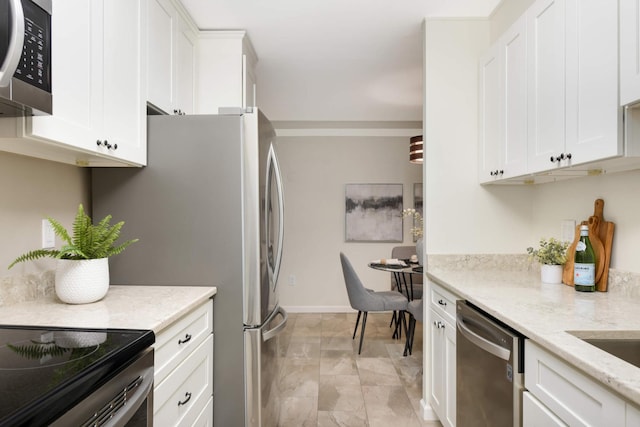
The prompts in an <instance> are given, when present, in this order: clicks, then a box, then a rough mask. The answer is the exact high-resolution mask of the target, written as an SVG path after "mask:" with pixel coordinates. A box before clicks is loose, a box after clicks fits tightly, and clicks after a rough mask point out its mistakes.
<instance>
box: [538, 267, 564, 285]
mask: <svg viewBox="0 0 640 427" xmlns="http://www.w3.org/2000/svg"><path fill="white" fill-rule="evenodd" d="M562 269H563V267H562V266H561V265H550V264H542V265H541V266H540V279H541V280H542V283H551V284H560V283H562Z"/></svg>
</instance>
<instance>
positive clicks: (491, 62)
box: [478, 44, 504, 183]
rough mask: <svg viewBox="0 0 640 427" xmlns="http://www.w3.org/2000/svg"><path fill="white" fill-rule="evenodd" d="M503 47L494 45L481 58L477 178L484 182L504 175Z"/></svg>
mask: <svg viewBox="0 0 640 427" xmlns="http://www.w3.org/2000/svg"><path fill="white" fill-rule="evenodd" d="M499 53H500V47H499V45H498V44H495V45H494V46H492V47H491V48H490V49H489V51H488V52H487V53H486V54H485V55H484V56H482V57H481V58H480V65H479V67H480V79H479V85H480V94H479V97H480V122H479V143H480V146H479V151H478V159H479V164H478V179H479V180H480V182H481V183H485V182H490V181H494V180H496V179H499V178H501V176H502V174H504V169H503V164H502V162H501V156H502V147H501V144H502V137H501V135H500V126H501V123H502V118H501V116H500V113H501V106H502V103H501V100H500V94H501V92H502V87H501V86H502V85H501V82H502V81H503V80H502V69H501V66H500V65H501V61H500V56H499Z"/></svg>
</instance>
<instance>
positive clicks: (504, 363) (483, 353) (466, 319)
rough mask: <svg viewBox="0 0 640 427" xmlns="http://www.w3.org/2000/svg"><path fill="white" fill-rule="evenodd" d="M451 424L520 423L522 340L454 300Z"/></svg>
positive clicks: (499, 425)
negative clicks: (453, 416) (453, 410)
mask: <svg viewBox="0 0 640 427" xmlns="http://www.w3.org/2000/svg"><path fill="white" fill-rule="evenodd" d="M456 309H457V310H456V311H457V316H456V325H457V328H456V329H457V331H456V426H457V427H471V426H473V427H480V426H487V427H503V426H504V427H507V426H515V427H520V426H521V425H522V409H521V408H522V390H523V388H524V338H525V337H524V336H523V335H521V334H519V333H518V332H517V331H514V330H513V329H511V328H509V327H508V326H506V325H504V324H502V323H501V322H499V321H498V320H496V319H494V318H492V317H491V316H490V315H488V314H487V313H485V312H483V311H482V310H480V309H479V308H477V307H475V306H473V305H472V304H470V303H469V302H467V301H464V300H459V301H458V302H457V307H456Z"/></svg>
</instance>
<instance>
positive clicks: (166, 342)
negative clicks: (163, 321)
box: [154, 301, 213, 384]
mask: <svg viewBox="0 0 640 427" xmlns="http://www.w3.org/2000/svg"><path fill="white" fill-rule="evenodd" d="M212 332H213V303H212V302H211V301H207V302H206V303H204V304H202V305H201V306H199V307H198V308H196V309H195V310H194V311H192V312H191V313H189V314H187V315H186V316H185V317H183V318H182V319H180V320H179V321H178V322H176V323H174V324H173V325H171V326H170V327H169V328H167V329H166V330H164V331H162V332H160V333H159V334H158V335H157V336H156V342H155V344H154V350H155V353H156V358H155V362H154V365H155V374H154V380H155V383H156V384H160V383H161V382H162V380H163V379H164V378H165V377H166V376H167V375H168V374H169V372H171V371H172V370H173V369H175V368H176V366H178V364H179V363H180V362H181V361H182V360H184V358H185V357H186V356H187V355H188V354H189V353H190V352H191V351H193V349H195V348H196V347H197V346H198V345H199V344H200V343H202V342H203V341H204V340H205V339H206V338H207V336H209V335H211V333H212Z"/></svg>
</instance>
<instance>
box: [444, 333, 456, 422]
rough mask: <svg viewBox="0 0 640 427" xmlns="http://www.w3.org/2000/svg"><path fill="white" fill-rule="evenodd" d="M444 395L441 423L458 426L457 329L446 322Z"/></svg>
mask: <svg viewBox="0 0 640 427" xmlns="http://www.w3.org/2000/svg"><path fill="white" fill-rule="evenodd" d="M443 341H444V348H443V351H444V355H443V356H442V359H443V360H444V364H445V366H444V387H445V390H444V395H445V401H444V406H443V408H442V409H443V411H442V413H441V414H440V415H441V418H440V422H441V423H442V425H443V426H444V427H455V425H456V327H455V325H453V324H451V323H449V322H445V326H444V337H443Z"/></svg>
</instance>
